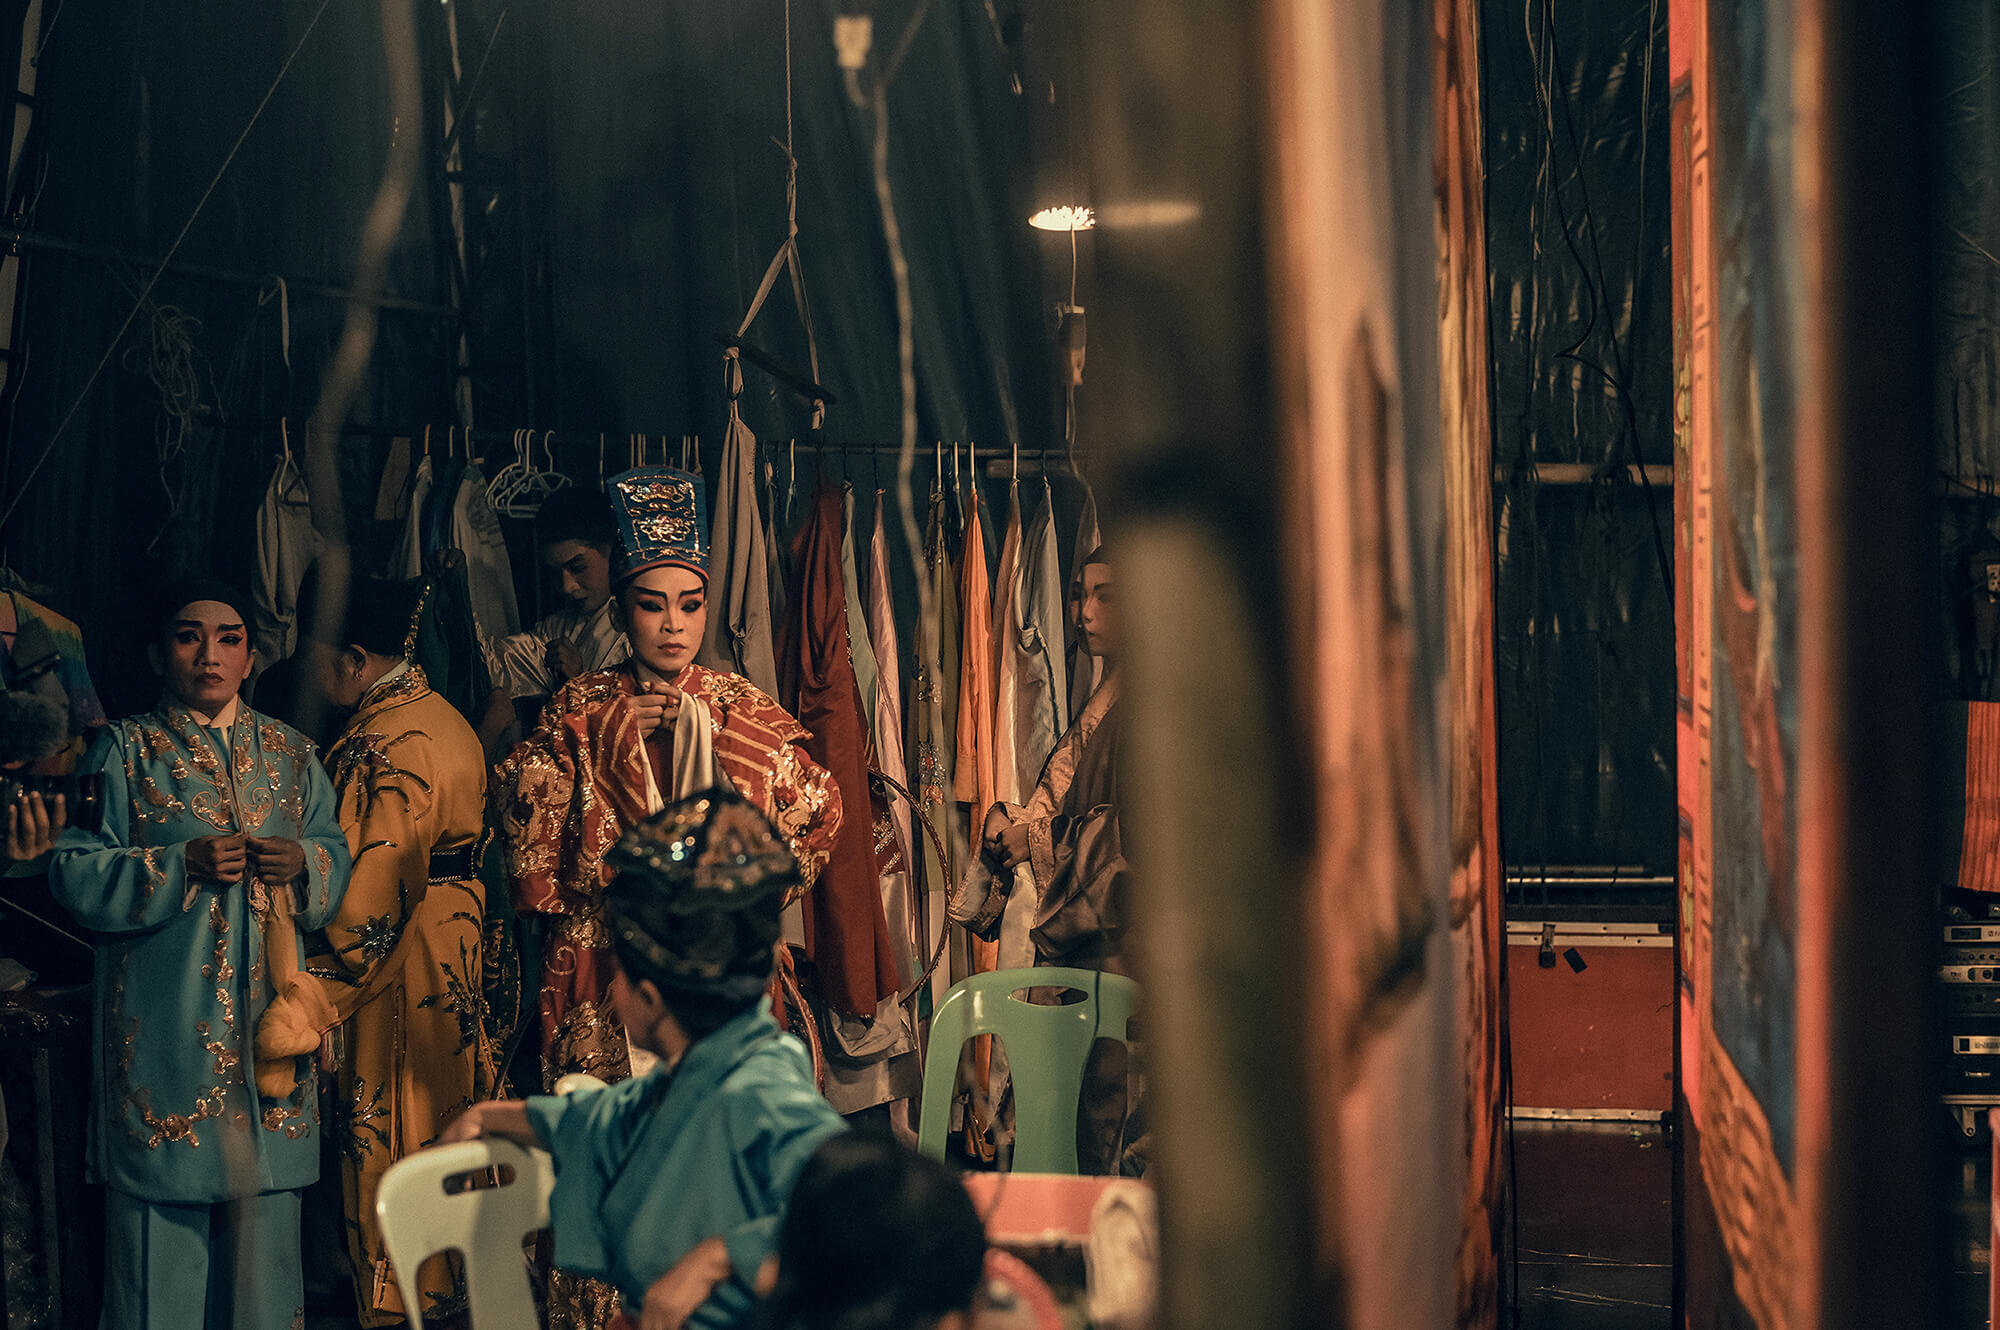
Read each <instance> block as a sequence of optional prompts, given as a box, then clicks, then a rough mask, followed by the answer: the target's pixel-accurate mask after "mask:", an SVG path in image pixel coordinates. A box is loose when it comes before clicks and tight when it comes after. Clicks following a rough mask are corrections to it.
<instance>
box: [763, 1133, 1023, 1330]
mask: <svg viewBox="0 0 2000 1330" xmlns="http://www.w3.org/2000/svg"><path fill="white" fill-rule="evenodd" d="M985 1261H986V1230H985V1228H984V1227H983V1226H982V1225H981V1224H980V1222H979V1213H978V1211H976V1210H975V1209H974V1208H973V1205H972V1198H971V1197H969V1196H967V1195H966V1192H965V1187H964V1185H963V1184H962V1183H961V1182H960V1181H959V1180H958V1177H957V1175H956V1174H954V1173H953V1172H952V1171H951V1170H950V1169H948V1168H946V1167H945V1166H944V1165H943V1164H940V1163H938V1162H937V1161H936V1160H933V1159H928V1158H925V1157H924V1156H923V1155H920V1154H917V1153H916V1152H915V1151H912V1150H909V1149H906V1148H905V1147H903V1146H901V1145H898V1144H897V1143H896V1142H895V1141H894V1140H892V1139H890V1138H888V1137H885V1136H878V1135H873V1134H869V1133H864V1132H849V1133H847V1134H845V1135H841V1136H835V1137H833V1138H832V1139H831V1140H829V1141H827V1142H826V1143H825V1144H823V1145H821V1146H820V1147H819V1149H818V1150H817V1151H816V1152H815V1153H814V1154H813V1157H812V1158H811V1159H810V1160H808V1161H807V1162H806V1166H805V1167H804V1168H803V1169H801V1170H800V1171H799V1180H798V1183H797V1185H796V1186H794V1187H793V1189H792V1198H791V1201H790V1203H789V1205H788V1207H787V1209H786V1211H785V1218H784V1223H783V1226H782V1227H781V1228H780V1230H779V1233H778V1278H777V1284H776V1286H775V1287H774V1288H773V1289H772V1291H771V1297H770V1301H769V1304H768V1319H767V1320H766V1322H765V1324H766V1326H767V1327H769V1330H967V1328H968V1327H969V1326H970V1325H971V1324H972V1316H973V1301H974V1298H975V1296H976V1294H977V1292H978V1289H979V1279H980V1271H981V1270H982V1269H983V1268H984V1266H985Z"/></svg>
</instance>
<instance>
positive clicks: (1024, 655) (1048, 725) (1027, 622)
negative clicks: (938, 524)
mask: <svg viewBox="0 0 2000 1330" xmlns="http://www.w3.org/2000/svg"><path fill="white" fill-rule="evenodd" d="M1089 552H1090V551H1089V550H1084V551H1081V553H1082V554H1088V553H1089ZM1067 599H1068V598H1067V596H1066V594H1065V588H1064V586H1063V575H1062V561H1061V558H1060V556H1059V555H1058V554H1057V553H1056V528H1055V500H1054V496H1053V495H1052V494H1050V493H1049V491H1048V487H1047V485H1046V484H1044V485H1043V504H1042V506H1041V508H1040V509H1039V510H1037V511H1036V513H1035V518H1034V520H1033V521H1032V522H1030V523H1028V529H1027V532H1026V533H1025V534H1024V535H1023V536H1022V538H1021V584H1020V591H1019V593H1018V596H1017V598H1016V600H1015V602H1014V604H1015V620H1016V625H1015V638H1014V642H1013V649H1014V651H1015V653H1016V657H1017V664H1016V667H1015V676H1016V680H1017V683H1016V692H1015V694H1014V733H1015V740H1014V752H1015V756H1016V759H1017V761H1018V764H1019V765H1018V768H1017V769H1018V771H1019V772H1020V785H1021V788H1022V789H1023V790H1032V789H1034V788H1035V782H1036V781H1037V780H1039V779H1040V778H1041V774H1042V764H1043V763H1045V762H1047V761H1048V758H1049V754H1050V753H1051V752H1052V751H1054V749H1055V746H1056V741H1057V740H1058V739H1059V738H1061V737H1062V733H1063V731H1064V730H1066V729H1068V728H1069V717H1070V714H1071V713H1070V707H1069V669H1068V666H1067V664H1066V662H1065V661H1064V660H1063V653H1064V649H1065V645H1066V642H1065V638H1066V634H1065V632H1064V627H1063V625H1064V623H1065V621H1066V620H1067V617H1068V616H1067V614H1066V612H1065V611H1064V608H1063V607H1064V605H1065V604H1066V603H1067Z"/></svg>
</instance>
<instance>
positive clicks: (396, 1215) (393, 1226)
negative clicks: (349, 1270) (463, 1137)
mask: <svg viewBox="0 0 2000 1330" xmlns="http://www.w3.org/2000/svg"><path fill="white" fill-rule="evenodd" d="M495 1168H500V1169H509V1170H511V1171H512V1173H513V1178H512V1180H511V1181H507V1182H503V1183H501V1184H500V1185H499V1186H493V1187H481V1188H479V1189H477V1190H470V1189H468V1190H465V1191H461V1192H459V1193H458V1194H457V1195H452V1194H450V1193H447V1192H446V1191H445V1181H446V1179H448V1178H454V1177H460V1176H462V1175H464V1174H467V1173H483V1172H486V1171H487V1170H489V1169H495ZM495 1176H505V1175H504V1174H496V1175H495ZM555 1185H556V1174H555V1167H554V1165H553V1164H552V1162H551V1161H550V1159H549V1156H548V1154H547V1153H546V1152H544V1151H541V1150H524V1149H522V1148H521V1147H520V1146H518V1145H515V1144H514V1143H513V1142H512V1141H504V1140H500V1139H497V1138H493V1137H487V1138H484V1139H481V1140H476V1141H463V1142H460V1143H459V1144H457V1145H441V1146H434V1147H432V1148H431V1149H428V1150H419V1151H417V1152H416V1153H415V1154H413V1155H410V1156H408V1157H407V1158H405V1159H402V1160H400V1161H398V1162H397V1163H396V1164H394V1165H393V1166H391V1167H390V1169H389V1171H388V1172H386V1173H384V1174H383V1175H382V1182H381V1184H380V1186H379V1187H377V1189H376V1192H375V1219H376V1222H377V1223H379V1224H380V1225H381V1226H382V1245H383V1247H384V1248H386V1249H387V1251H388V1253H389V1264H390V1265H391V1266H393V1267H394V1268H395V1271H396V1287H397V1288H398V1289H400V1290H401V1291H402V1294H403V1309H404V1313H405V1314H406V1315H407V1316H408V1317H409V1318H410V1324H411V1325H412V1326H414V1327H416V1330H423V1324H424V1318H423V1313H422V1311H421V1310H420V1307H421V1303H420V1302H419V1294H418V1291H417V1267H418V1266H420V1265H422V1264H423V1263H424V1261H425V1260H426V1259H427V1258H429V1257H431V1256H435V1255H436V1254H438V1253H439V1252H445V1251H456V1252H458V1253H460V1255H461V1256H462V1257H463V1259H464V1261H465V1285H466V1292H467V1294H468V1296H469V1297H470V1299H471V1309H472V1324H473V1325H474V1326H475V1327H477V1330H537V1322H536V1319H535V1295H534V1290H533V1289H531V1288H530V1287H529V1286H528V1262H527V1259H526V1257H525V1256H524V1255H523V1254H522V1242H523V1240H524V1239H526V1238H527V1236H528V1235H529V1234H530V1233H533V1232H534V1231H535V1230H537V1229H542V1228H547V1227H548V1225H549V1193H551V1192H552V1191H554V1190H555Z"/></svg>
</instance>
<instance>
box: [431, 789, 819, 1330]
mask: <svg viewBox="0 0 2000 1330" xmlns="http://www.w3.org/2000/svg"><path fill="white" fill-rule="evenodd" d="M607 863H608V864H609V865H611V866H612V867H613V868H614V869H615V870H616V872H617V876H616V877H615V878H614V879H613V880H612V882H611V884H610V885H609V886H608V887H606V888H605V892H604V912H605V922H606V925H607V926H608V928H609V930H610V933H611V945H612V950H613V952H614V953H615V954H616V957H617V960H618V968H619V977H618V979H617V981H616V983H615V984H614V986H613V990H612V991H613V998H614V1000H615V1001H616V1002H617V1004H618V1009H619V1015H620V1017H621V1018H622V1019H623V1020H624V1023H625V1030H626V1032H627V1034H628V1035H629V1036H630V1037H631V1039H632V1041H633V1042H634V1043H635V1044H637V1045H639V1046H640V1047H642V1048H645V1049H647V1050H648V1051H650V1052H653V1053H656V1054H657V1055H658V1056H659V1057H660V1059H661V1062H660V1065H658V1066H655V1067H654V1068H653V1069H652V1070H650V1071H648V1072H646V1073H644V1074H643V1075H639V1076H635V1077H633V1078H631V1079H630V1080H626V1081H622V1082H620V1083H619V1084H617V1085H614V1086H611V1087H609V1088H608V1089H586V1090H578V1091H576V1092H575V1093H573V1094H570V1095H564V1096H537V1097H534V1098H531V1099H529V1100H527V1101H526V1102H525V1103H522V1102H519V1101H515V1102H492V1103H485V1104H480V1105H477V1106H475V1107H474V1108H473V1109H472V1110H471V1111H470V1112H468V1113H467V1114H466V1115H465V1116H464V1117H462V1118H460V1119H459V1121H458V1122H456V1123H454V1124H453V1125H452V1126H451V1128H449V1129H448V1130H447V1131H446V1132H445V1134H444V1136H443V1137H442V1138H441V1139H442V1140H443V1141H446V1142H449V1141H454V1140H466V1139H469V1138H471V1137H473V1136H477V1135H481V1134H492V1135H500V1136H507V1137H510V1138H512V1139H515V1140H517V1141H520V1142H522V1143H525V1144H532V1145H539V1146H541V1147H543V1148H545V1149H547V1150H548V1151H549V1152H550V1154H552V1155H553V1156H554V1158H555V1169H556V1187H555V1194H554V1196H553V1197H551V1199H550V1202H549V1216H550V1226H551V1228H553V1230H554V1232H555V1263H556V1264H557V1265H558V1266H560V1267H561V1268H563V1269H565V1270H570V1271H573V1272H575V1273H577V1274H582V1275H588V1276H590V1277H592V1278H595V1279H605V1280H609V1281H610V1282H611V1283H612V1284H614V1285H616V1286H617V1289H618V1292H619V1295H620V1297H621V1298H622V1299H623V1301H624V1306H625V1309H626V1313H627V1315H628V1316H630V1317H631V1318H632V1320H633V1321H634V1322H635V1323H636V1322H638V1321H640V1320H641V1319H642V1309H648V1310H650V1311H652V1312H654V1313H661V1314H664V1309H665V1308H667V1307H671V1309H672V1315H666V1316H665V1319H664V1321H663V1323H666V1324H679V1323H680V1322H679V1320H678V1319H676V1318H678V1317H686V1324H687V1325H688V1326H689V1327H690V1330H727V1328H729V1327H739V1326H744V1325H747V1324H749V1323H750V1322H751V1319H752V1313H753V1311H754V1308H755V1302H756V1299H755V1293H754V1290H755V1288H756V1287H757V1282H758V1276H759V1273H760V1272H761V1270H762V1269H763V1266H764V1263H765V1261H766V1260H767V1258H769V1257H770V1256H771V1255H772V1254H773V1252H774V1250H775V1247H776V1242H777V1235H778V1225H779V1222H780V1220H781V1219H782V1218H783V1213H784V1208H785V1203H786V1201H787V1199H788V1198H789V1197H790V1195H791V1190H792V1185H793V1183H794V1182H795V1181H796V1180H797V1178H798V1175H799V1171H800V1170H801V1169H802V1168H803V1167H804V1166H805V1164H806V1161H807V1160H808V1159H809V1158H811V1156H812V1153H813V1151H814V1150H816V1149H817V1148H818V1147H819V1146H820V1144H821V1143H822V1142H824V1141H825V1140H827V1139H828V1138H829V1137H831V1136H836V1135H838V1134H840V1133H841V1132H842V1131H844V1130H845V1129H846V1124H845V1123H844V1122H843V1121H842V1120H841V1118H840V1115H839V1114H837V1113H835V1112H834V1111H833V1108H832V1106H831V1105H829V1104H828V1103H827V1102H826V1100H825V1099H823V1098H821V1097H820V1095H819V1093H818V1090H817V1088H816V1087H815V1085H814V1082H813V1074H812V1063H811V1060H810V1058H809V1057H808V1056H807V1054H806V1050H805V1047H804V1046H803V1045H802V1044H800V1043H799V1042H798V1040H796V1039H794V1038H793V1037H792V1036H791V1035H789V1034H786V1033H785V1032H783V1031H781V1030H780V1029H779V1028H778V1026H777V1024H776V1023H775V1022H774V1021H773V1020H772V1018H771V1002H770V999H769V998H768V997H766V996H764V990H765V989H766V988H767V987H768V986H769V984H770V982H771V973H772V966H773V964H774V958H775V949H776V947H777V945H778V943H779V937H780V927H779V912H780V909H781V907H782V905H783V902H784V898H785V894H786V892H787V891H788V890H791V889H794V888H796V887H797V886H798V885H799V882H800V877H799V870H798V863H797V861H796V860H795V859H794V858H793V857H792V853H791V851H790V850H789V849H787V848H786V846H785V842H784V841H783V840H782V839H781V838H780V837H779V836H778V834H777V832H776V831H775V830H773V828H772V826H771V824H770V822H769V821H768V820H767V819H766V818H765V817H764V815H763V814H762V813H760V812H758V811H757V810H756V809H755V808H754V807H752V806H751V805H750V804H748V803H746V802H745V801H744V800H743V799H742V798H741V797H740V796H738V795H737V794H735V793H734V792H733V791H730V790H726V789H714V790H710V791H708V792H706V793H704V794H700V795H697V796H695V797H694V798H691V799H684V800H681V801H680V802H678V803H675V804H671V805H669V806H668V807H667V808H666V810H665V811H663V812H661V813H658V814H656V815H654V816H653V817H651V818H648V819H647V820H646V821H644V822H642V823H640V824H639V825H638V826H635V827H634V828H632V830H630V831H628V832H627V833H626V834H625V836H624V838H623V839H622V840H620V841H619V843H618V845H617V847H616V848H615V849H614V850H613V851H612V853H611V854H610V855H609V856H608V857H607ZM647 1323H648V1324H651V1323H652V1322H651V1321H648V1322H647Z"/></svg>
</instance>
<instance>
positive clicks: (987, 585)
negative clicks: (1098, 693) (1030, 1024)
mask: <svg viewBox="0 0 2000 1330" xmlns="http://www.w3.org/2000/svg"><path fill="white" fill-rule="evenodd" d="M965 521H966V526H965V549H964V552H963V553H962V554H961V555H960V556H959V558H960V570H959V573H960V575H959V587H960V592H959V597H958V610H959V613H960V614H961V615H963V616H964V618H963V630H964V634H965V636H964V641H963V645H962V646H961V647H960V649H959V669H960V674H959V685H958V755H957V758H956V759H955V762H954V767H953V769H954V772H955V776H956V789H955V791H954V793H953V795H952V797H953V798H954V799H956V800H957V801H958V802H959V803H962V804H969V805H970V806H971V807H970V810H969V813H968V819H969V821H968V827H967V835H968V837H969V838H971V839H972V840H974V841H976V840H977V839H978V837H979V834H980V822H981V819H983V818H984V817H985V816H986V810H987V809H989V808H991V807H992V806H993V805H994V803H995V802H996V801H997V800H998V799H999V797H1000V782H999V779H998V776H997V775H996V768H995V766H994V761H993V661H994V657H993V591H992V580H991V579H990V578H989V577H988V576H987V572H986V538H985V534H984V533H983V531H982V530H981V523H980V520H979V491H978V490H976V489H975V490H974V491H973V492H972V504H971V509H970V511H969V512H968V513H967V514H966V519H965ZM973 852H974V853H976V852H977V849H976V847H974V851H973ZM996 951H997V949H996V947H995V946H994V944H993V943H991V942H986V941H975V942H974V943H973V944H972V955H971V958H970V960H971V966H972V972H973V973H984V972H985V971H987V970H991V969H992V968H993V964H994V959H995V954H996Z"/></svg>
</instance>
